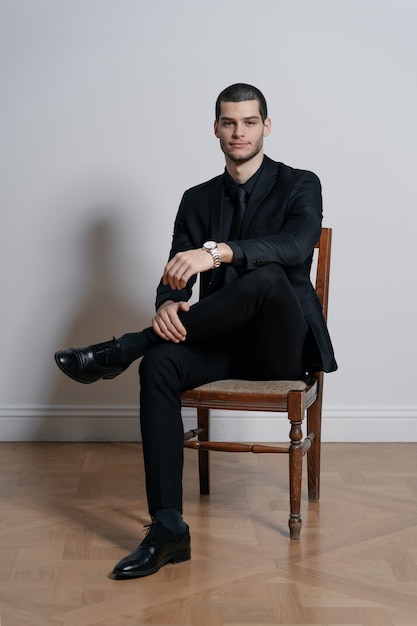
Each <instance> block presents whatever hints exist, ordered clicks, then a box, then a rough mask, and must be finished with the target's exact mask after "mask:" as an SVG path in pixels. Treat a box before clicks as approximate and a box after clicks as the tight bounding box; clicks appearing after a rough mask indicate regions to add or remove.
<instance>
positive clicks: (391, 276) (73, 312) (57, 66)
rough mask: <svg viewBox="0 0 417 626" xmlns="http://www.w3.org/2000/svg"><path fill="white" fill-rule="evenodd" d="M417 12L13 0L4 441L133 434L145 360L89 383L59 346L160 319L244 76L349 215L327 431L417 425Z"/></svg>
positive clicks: (3, 22) (6, 165)
mask: <svg viewBox="0 0 417 626" xmlns="http://www.w3.org/2000/svg"><path fill="white" fill-rule="evenodd" d="M416 18H417V5H416V3H415V2H414V1H413V0H344V1H343V0H315V1H313V0H257V2H256V3H254V2H250V1H249V0H239V1H238V0H221V1H220V0H212V1H211V2H207V3H205V2H195V1H191V0H176V1H175V2H172V1H171V0H155V1H154V2H152V3H150V2H144V1H140V0H66V1H65V0H62V1H61V2H56V0H36V1H34V0H0V86H1V87H0V98H1V100H0V103H1V106H0V109H1V115H0V138H1V139H0V159H1V167H0V178H1V181H0V194H1V203H0V206H1V215H2V229H1V232H2V242H1V246H0V255H1V259H0V271H1V307H0V315H1V332H2V341H1V344H2V347H1V357H2V358H1V376H0V439H2V440H13V439H29V440H30V439H64V440H65V439H112V438H114V439H123V438H125V439H126V438H127V439H129V438H133V439H135V438H137V437H138V433H139V429H138V420H137V398H138V385H137V371H136V369H137V368H136V367H135V366H133V367H132V368H131V369H130V370H129V371H128V372H127V373H126V374H125V375H124V376H123V377H120V378H118V379H116V380H115V381H113V382H106V383H105V382H100V383H97V384H96V385H91V386H90V385H86V386H83V385H77V384H76V383H73V382H71V381H70V380H67V379H66V378H65V377H64V376H63V375H62V374H61V373H60V372H59V371H58V370H57V368H56V367H55V365H54V362H53V353H54V351H55V350H56V349H58V348H61V347H66V346H68V345H84V344H86V343H91V342H95V341H101V340H104V339H107V338H109V337H111V336H112V335H116V336H117V335H119V334H122V333H123V332H125V331H128V330H134V329H137V328H140V327H142V326H143V325H144V324H147V323H148V322H149V319H150V316H151V314H152V311H153V302H154V293H155V287H156V284H157V282H158V280H159V276H160V272H161V269H162V267H163V265H164V262H165V260H166V256H167V252H168V249H169V245H170V238H171V229H172V222H173V219H174V216H175V212H176V209H177V206H178V203H179V200H180V197H181V194H182V192H183V190H184V189H185V188H187V187H189V186H191V185H194V184H197V183H199V182H202V181H203V180H206V179H208V178H210V177H211V176H214V175H215V174H217V173H220V172H221V171H222V169H223V166H224V163H223V159H222V155H221V153H220V151H219V148H218V145H217V140H216V139H215V138H214V136H213V134H212V122H213V117H214V112H213V108H214V100H215V98H216V96H217V94H218V93H219V92H220V90H221V89H223V88H224V87H225V86H227V85H228V84H231V83H232V82H237V81H244V82H250V83H254V84H255V85H257V86H259V87H260V88H261V89H262V90H263V91H264V93H265V95H266V97H267V99H268V102H269V107H270V115H271V117H272V120H273V132H272V135H271V136H270V137H269V138H268V139H267V142H266V152H267V154H268V155H269V156H271V157H272V158H275V159H277V160H282V161H284V162H286V163H288V164H290V165H293V166H295V167H301V168H307V169H312V170H313V171H315V172H316V173H317V174H318V175H319V176H320V178H321V180H322V183H323V189H324V203H325V205H324V206H325V221H324V223H325V225H329V226H332V227H333V228H334V253H333V267H332V284H331V301H330V313H329V327H330V331H331V334H332V336H333V339H334V344H335V349H336V353H337V358H338V361H339V365H340V369H339V371H338V372H337V373H335V374H331V375H329V376H327V378H326V388H325V411H324V415H325V427H324V438H325V439H327V440H342V441H343V440H355V441H358V440H359V441H361V440H374V439H377V440H390V439H393V440H410V439H413V440H414V441H416V440H417V406H416V401H415V394H414V388H415V381H414V370H415V352H416V347H417V346H416V337H415V333H414V328H415V320H416V319H417V311H416V278H415V263H414V258H415V232H416V226H417V218H416V211H415V189H414V187H415V176H416V175H415V170H416V156H415V155H416V151H415V147H416V140H417V133H416V113H415V112H416V110H417V83H416V70H417V67H416V65H417V64H416V58H417V39H416V37H415V23H416ZM261 423H262V424H263V425H264V427H265V429H266V430H265V432H264V435H265V438H266V437H267V436H269V430H268V429H269V428H270V426H271V421H270V420H268V418H262V419H261ZM217 424H218V428H219V429H220V430H221V429H223V430H227V431H229V430H231V431H232V434H234V436H238V434H239V433H240V435H241V436H242V438H243V439H245V438H247V436H249V434H250V432H251V429H252V428H253V425H254V424H253V419H252V418H251V419H246V420H245V421H244V422H243V425H242V424H241V425H240V427H239V428H240V430H239V433H237V432H236V430H237V422H236V420H234V421H233V420H229V418H228V417H227V416H219V419H218V422H217ZM282 424H283V425H282V428H283V429H284V430H283V432H284V436H286V433H287V430H288V427H287V424H286V423H285V420H284V422H283V423H282ZM375 428H376V434H375V430H374V429H375ZM271 438H273V439H275V438H277V437H276V434H275V433H272V431H271Z"/></svg>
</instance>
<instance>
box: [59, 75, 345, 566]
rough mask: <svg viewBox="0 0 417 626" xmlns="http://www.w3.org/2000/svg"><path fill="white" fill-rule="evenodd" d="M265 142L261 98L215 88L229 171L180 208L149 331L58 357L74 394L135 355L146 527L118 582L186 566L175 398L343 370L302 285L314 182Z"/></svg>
mask: <svg viewBox="0 0 417 626" xmlns="http://www.w3.org/2000/svg"><path fill="white" fill-rule="evenodd" d="M270 131H271V120H270V119H269V117H268V114H267V105H266V101H265V98H264V96H263V95H262V93H261V92H260V91H259V90H258V89H257V88H255V87H252V86H251V85H246V84H242V83H239V84H236V85H232V86H230V87H228V88H226V89H225V90H224V91H222V93H221V94H220V95H219V97H218V99H217V102H216V119H215V123H214V132H215V135H216V137H217V138H218V139H219V141H220V147H221V149H222V151H223V152H224V155H225V159H226V169H225V172H224V174H222V175H220V176H217V177H216V178H213V179H212V180H210V181H208V182H205V183H203V184H201V185H198V186H197V187H193V188H192V189H189V190H188V191H186V192H185V194H184V196H183V198H182V201H181V204H180V207H179V210H178V213H177V216H176V220H175V226H174V234H173V240H172V248H171V252H170V255H169V260H168V263H167V265H166V266H165V269H164V272H163V276H162V279H161V282H160V284H159V286H158V289H157V297H156V314H155V316H154V317H153V319H152V326H150V327H149V328H146V329H144V330H143V331H140V332H137V333H129V334H126V335H123V336H122V337H120V338H119V339H117V340H116V339H113V340H112V341H109V342H105V343H101V344H96V345H93V346H88V347H86V348H78V349H67V350H61V351H59V352H57V354H56V355H55V358H56V362H57V364H58V366H59V367H60V368H61V370H62V371H63V372H64V373H66V374H67V375H68V376H70V377H71V378H73V379H75V380H77V381H78V382H82V383H91V382H94V381H96V380H98V379H100V378H104V379H107V378H114V377H115V376H117V375H119V374H121V373H122V372H123V371H124V370H125V369H126V368H127V367H128V366H129V365H130V364H131V363H132V362H133V361H134V360H135V359H138V358H139V357H143V359H142V361H141V365H140V381H141V394H140V406H141V409H140V419H141V432H142V442H143V454H144V462H145V474H146V488H147V497H148V505H149V513H150V515H151V519H152V524H151V526H150V529H149V532H148V534H147V536H146V537H145V539H144V540H143V541H142V543H141V544H140V546H139V547H138V548H137V549H136V550H135V551H134V552H133V553H132V554H130V555H128V556H127V557H125V558H124V559H122V560H121V561H120V562H119V563H118V564H117V565H116V566H115V568H114V575H115V576H117V577H119V578H123V577H126V578H131V577H140V576H146V575H148V574H152V573H153V572H156V571H157V570H158V569H159V568H160V567H162V566H163V565H165V564H166V563H170V562H171V563H175V562H179V561H184V560H186V559H189V558H190V535H189V528H188V526H187V524H186V523H185V522H184V520H183V518H182V467H183V425H182V419H181V402H180V394H181V392H182V391H183V390H185V389H190V388H192V387H195V386H197V385H201V384H203V383H207V382H210V381H213V380H219V379H225V378H249V379H254V380H256V379H258V380H262V379H297V378H300V377H304V376H305V375H306V373H307V372H312V371H319V370H325V371H333V370H335V369H336V368H337V365H336V362H335V360H334V355H333V349H332V345H331V341H330V338H329V335H328V332H327V328H326V324H325V321H324V318H323V315H322V312H321V306H320V303H319V301H318V298H317V295H316V292H315V290H314V288H313V286H312V284H311V282H310V279H309V272H310V266H311V259H312V253H313V249H314V245H315V243H316V242H317V241H318V239H319V237H320V232H321V220H322V202H321V187H320V182H319V180H318V178H317V177H316V176H315V175H314V174H312V173H311V172H307V171H303V170H296V169H293V168H291V167H288V166H287V165H284V164H283V163H277V162H274V161H272V160H271V159H269V158H268V157H266V156H265V155H264V152H263V140H264V137H267V136H268V135H269V133H270ZM199 273H206V276H207V275H208V276H209V279H210V280H209V282H208V288H207V291H206V294H205V297H204V298H202V299H201V300H200V301H199V302H198V303H196V304H194V305H193V306H191V307H190V306H189V304H188V300H189V298H190V296H191V291H192V286H193V284H194V282H195V280H196V277H197V275H198V274H199Z"/></svg>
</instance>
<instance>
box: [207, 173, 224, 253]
mask: <svg viewBox="0 0 417 626" xmlns="http://www.w3.org/2000/svg"><path fill="white" fill-rule="evenodd" d="M223 195H224V185H223V176H219V177H218V178H216V180H215V182H214V185H213V187H212V188H211V190H210V197H209V215H210V233H211V238H212V239H214V241H222V236H223Z"/></svg>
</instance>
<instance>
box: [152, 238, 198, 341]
mask: <svg viewBox="0 0 417 626" xmlns="http://www.w3.org/2000/svg"><path fill="white" fill-rule="evenodd" d="M203 252H204V250H203ZM204 254H207V252H204ZM189 309H190V305H189V304H188V302H173V301H172V300H167V301H166V302H164V303H163V304H161V306H160V307H159V309H158V310H157V312H156V315H154V317H153V318H152V327H153V329H154V331H155V333H156V334H157V335H159V337H162V339H166V340H167V341H172V342H173V343H180V342H181V341H184V340H185V338H186V336H187V331H186V329H185V328H184V326H183V324H182V323H181V321H180V318H179V317H178V313H179V312H180V311H185V312H186V311H188V310H189Z"/></svg>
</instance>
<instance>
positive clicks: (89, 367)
mask: <svg viewBox="0 0 417 626" xmlns="http://www.w3.org/2000/svg"><path fill="white" fill-rule="evenodd" d="M55 361H56V364H57V365H58V367H59V369H60V370H62V371H63V372H64V374H66V375H67V376H69V377H70V378H72V379H73V380H76V381H77V382H79V383H85V384H88V383H94V382H95V381H96V380H100V378H106V379H107V378H115V377H116V376H118V375H119V374H121V373H122V372H124V371H125V369H126V366H125V365H123V364H122V362H121V349H120V345H119V343H118V342H117V341H116V339H114V338H113V339H112V341H105V342H104V343H97V344H95V345H93V346H87V347H86V348H68V349H67V350H59V351H58V352H56V354H55Z"/></svg>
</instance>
